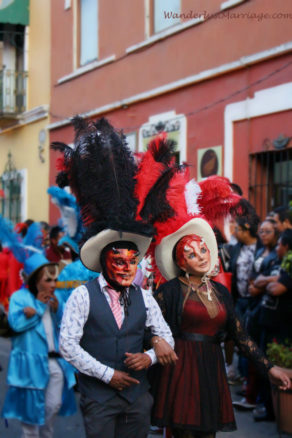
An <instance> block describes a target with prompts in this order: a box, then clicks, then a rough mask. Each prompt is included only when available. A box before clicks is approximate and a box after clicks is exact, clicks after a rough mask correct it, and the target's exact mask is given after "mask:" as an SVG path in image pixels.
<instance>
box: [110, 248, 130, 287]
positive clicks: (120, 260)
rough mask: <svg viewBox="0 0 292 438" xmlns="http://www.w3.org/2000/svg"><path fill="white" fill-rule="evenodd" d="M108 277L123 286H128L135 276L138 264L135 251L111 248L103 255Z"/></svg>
mask: <svg viewBox="0 0 292 438" xmlns="http://www.w3.org/2000/svg"><path fill="white" fill-rule="evenodd" d="M105 265H106V272H107V275H108V278H109V279H110V280H111V281H112V282H113V283H117V284H119V285H120V286H123V287H129V286H130V285H131V284H132V283H133V281H134V278H135V275H136V272H137V265H138V256H137V251H135V250H133V249H130V250H129V249H123V248H121V249H111V250H110V251H108V252H107V254H106V256H105Z"/></svg>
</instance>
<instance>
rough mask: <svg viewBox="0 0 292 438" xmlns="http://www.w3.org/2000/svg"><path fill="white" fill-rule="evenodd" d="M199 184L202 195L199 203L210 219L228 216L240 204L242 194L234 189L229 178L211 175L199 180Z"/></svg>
mask: <svg viewBox="0 0 292 438" xmlns="http://www.w3.org/2000/svg"><path fill="white" fill-rule="evenodd" d="M199 185H200V187H201V196H200V198H199V199H198V204H199V206H200V208H201V211H202V213H203V214H204V216H206V218H207V219H208V220H214V219H218V218H219V217H222V216H226V215H227V214H228V213H230V210H232V209H233V208H235V207H236V206H237V205H238V204H239V201H240V199H241V196H239V195H237V194H236V193H234V192H233V191H232V189H231V186H230V182H229V179H228V178H225V177H222V176H209V177H208V178H206V179H205V180H203V181H201V182H199Z"/></svg>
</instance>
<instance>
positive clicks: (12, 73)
mask: <svg viewBox="0 0 292 438" xmlns="http://www.w3.org/2000/svg"><path fill="white" fill-rule="evenodd" d="M27 76H28V73H27V72H26V71H16V70H7V69H3V70H0V120H3V119H15V118H17V116H18V115H19V114H21V113H22V112H23V111H25V110H26V90H27Z"/></svg>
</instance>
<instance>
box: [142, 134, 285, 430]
mask: <svg viewBox="0 0 292 438" xmlns="http://www.w3.org/2000/svg"><path fill="white" fill-rule="evenodd" d="M150 169H151V170H150ZM146 184H148V185H151V188H150V190H149V187H148V192H147V198H148V209H145V207H141V208H140V207H139V206H138V212H139V214H140V216H141V218H142V219H144V220H149V218H152V219H153V225H154V226H155V228H156V234H155V239H154V241H153V243H152V245H151V249H150V253H151V254H152V257H153V259H154V264H156V267H155V266H154V270H155V272H156V283H159V281H161V276H162V277H164V279H166V280H168V282H167V283H164V284H162V285H161V286H160V287H159V288H158V290H157V291H156V294H155V296H156V298H157V301H158V303H159V305H160V307H161V309H162V312H163V315H164V318H165V320H166V321H167V323H168V324H169V326H170V328H171V330H172V334H173V336H174V338H175V351H176V353H177V356H178V361H177V362H176V364H175V365H167V366H166V367H164V368H163V371H162V372H161V373H160V371H161V370H160V371H159V369H158V370H157V373H154V374H155V375H154V376H153V378H154V380H153V392H154V399H155V403H154V408H153V419H152V424H155V425H157V426H162V427H165V426H167V427H169V428H171V431H172V434H173V436H174V437H175V438H182V437H184V438H185V437H188V438H189V437H204V438H207V437H208V438H211V437H212V438H213V437H214V436H215V434H216V431H217V430H223V431H230V430H234V429H235V428H236V426H235V420H234V415H233V409H232V402H231V397H230V392H229V388H228V384H227V379H226V373H225V364H224V359H223V354H222V350H221V346H220V343H221V341H223V340H224V339H225V338H227V337H229V338H231V339H233V340H234V341H235V342H236V344H237V345H238V346H239V347H240V349H241V350H242V351H243V352H244V354H246V355H247V356H249V357H250V358H251V359H252V360H254V361H255V362H256V364H257V365H258V367H259V369H260V370H261V371H262V372H263V373H269V374H270V376H272V377H273V378H275V379H276V380H277V382H280V384H281V387H282V388H285V389H287V388H289V387H290V380H289V378H288V376H286V374H284V373H283V372H282V371H280V370H278V369H277V368H275V367H273V366H272V364H271V363H270V362H269V361H268V360H267V359H266V358H265V357H264V356H263V354H262V353H261V352H260V350H259V349H258V348H257V346H256V345H255V344H254V343H253V342H252V340H251V339H249V338H248V336H247V334H246V333H245V332H244V331H243V329H242V327H241V325H240V322H239V320H238V319H237V317H236V315H235V313H234V309H233V305H232V301H231V297H230V294H229V292H228V290H227V289H226V288H225V287H224V286H222V285H221V284H219V283H216V282H212V281H211V280H210V279H209V277H208V276H209V275H210V274H211V272H212V271H213V270H214V268H215V265H216V264H217V260H218V248H217V243H216V238H215V234H214V232H213V230H212V228H211V226H210V225H209V223H208V222H207V221H206V219H207V220H208V221H211V219H216V218H218V217H220V216H221V217H224V216H225V215H226V214H227V213H229V212H230V211H232V209H234V208H237V206H238V204H239V201H240V197H239V196H238V195H235V194H234V193H233V192H232V190H231V187H230V183H229V181H228V180H227V179H226V178H221V177H210V178H207V179H206V180H204V181H202V182H201V183H200V184H199V185H198V184H196V183H195V182H194V181H193V180H191V181H189V177H188V172H187V169H186V168H182V167H180V166H177V165H176V164H175V161H174V159H173V155H172V152H171V145H170V143H169V141H167V140H166V136H165V134H161V135H160V136H159V137H158V138H157V139H155V140H154V141H153V142H152V143H151V144H150V145H149V148H148V152H147V153H146V154H145V156H144V157H143V158H142V161H141V162H140V165H139V172H138V175H137V186H136V195H137V198H138V200H139V205H141V206H143V200H144V197H145V195H144V193H145V185H146ZM156 268H158V269H159V271H160V279H159V273H158V272H157V269H156ZM162 342H163V341H161V344H162Z"/></svg>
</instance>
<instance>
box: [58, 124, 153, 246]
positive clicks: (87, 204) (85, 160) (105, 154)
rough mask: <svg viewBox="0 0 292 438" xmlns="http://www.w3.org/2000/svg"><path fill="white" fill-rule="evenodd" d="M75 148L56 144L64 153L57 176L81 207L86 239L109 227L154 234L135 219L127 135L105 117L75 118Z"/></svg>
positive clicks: (59, 182) (134, 200)
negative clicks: (96, 118) (69, 189)
mask: <svg viewBox="0 0 292 438" xmlns="http://www.w3.org/2000/svg"><path fill="white" fill-rule="evenodd" d="M73 125H74V128H75V142H74V144H75V145H74V148H71V147H69V146H67V145H65V144H63V143H57V142H55V143H53V144H52V148H53V149H55V150H59V151H61V152H63V154H64V162H63V168H62V169H61V171H60V173H59V174H58V176H57V184H58V185H59V186H61V187H62V186H64V185H70V187H71V189H72V192H73V193H74V194H75V196H76V198H77V201H78V204H79V206H80V208H81V215H82V220H83V224H84V227H85V229H86V235H85V239H88V238H90V237H91V236H93V235H95V234H96V233H99V232H100V231H102V230H104V229H106V228H110V229H113V230H117V231H130V232H133V233H135V232H136V233H139V234H142V235H146V236H152V234H153V228H152V227H151V226H149V225H148V224H146V223H145V222H143V221H137V220H136V211H137V205H138V201H137V200H136V199H135V196H134V188H135V180H134V176H135V174H136V171H137V169H136V164H135V161H134V158H133V156H132V154H131V151H130V149H129V148H128V147H127V144H126V139H125V136H124V135H123V134H122V133H119V132H117V131H116V130H115V129H114V128H113V127H112V126H111V125H110V123H109V122H108V121H107V120H106V119H104V118H102V119H100V120H98V121H97V122H95V123H93V122H90V123H87V122H86V121H84V120H83V119H81V118H80V117H75V118H74V119H73Z"/></svg>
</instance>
